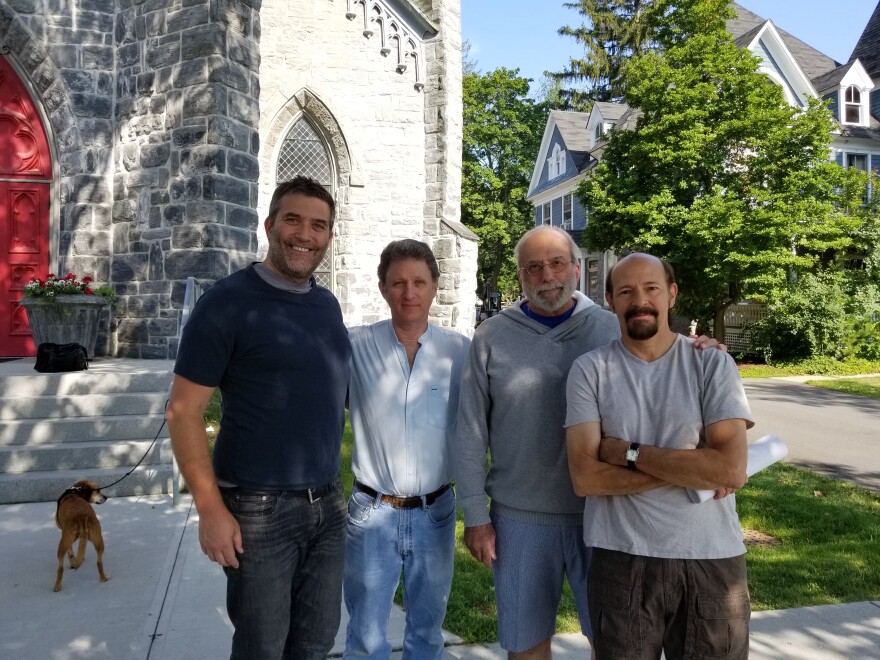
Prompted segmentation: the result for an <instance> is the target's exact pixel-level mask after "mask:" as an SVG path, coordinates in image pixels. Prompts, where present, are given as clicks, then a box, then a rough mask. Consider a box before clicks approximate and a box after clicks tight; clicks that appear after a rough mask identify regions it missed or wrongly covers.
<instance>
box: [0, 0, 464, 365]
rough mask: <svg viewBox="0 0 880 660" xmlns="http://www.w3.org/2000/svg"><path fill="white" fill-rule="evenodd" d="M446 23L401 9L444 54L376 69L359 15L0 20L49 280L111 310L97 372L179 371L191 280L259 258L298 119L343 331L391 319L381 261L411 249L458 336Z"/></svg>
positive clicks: (13, 16) (102, 12)
mask: <svg viewBox="0 0 880 660" xmlns="http://www.w3.org/2000/svg"><path fill="white" fill-rule="evenodd" d="M394 4H395V3H389V6H390V5H394ZM459 4H460V3H459V0H435V1H433V2H432V1H431V0H418V1H417V2H414V3H413V5H414V6H415V7H417V8H418V10H420V11H421V12H422V13H423V15H424V19H425V20H426V21H427V23H429V24H432V25H433V26H435V28H438V29H439V30H440V36H436V35H434V34H427V33H426V34H425V35H424V38H423V40H422V41H420V42H419V43H418V44H417V46H418V47H417V48H415V49H411V48H410V47H409V46H406V44H404V47H405V48H404V50H403V51H401V52H400V53H398V52H397V51H395V52H389V53H384V54H383V53H382V43H381V41H380V38H379V37H380V35H379V34H372V35H369V36H367V35H366V34H365V32H366V31H368V30H367V29H368V28H371V25H372V24H371V21H370V18H371V16H373V14H369V15H368V16H367V19H366V22H365V18H364V14H363V11H364V8H363V4H362V2H358V1H348V2H343V1H342V0H297V2H291V1H288V0H114V1H110V0H75V1H74V0H0V50H2V52H3V53H4V54H5V56H6V57H8V58H9V59H10V61H11V62H12V64H13V66H14V67H15V69H16V70H17V71H18V72H19V74H20V77H21V78H22V80H23V82H24V83H25V85H26V86H27V87H28V89H29V90H30V91H31V93H32V96H33V97H34V100H35V102H36V105H37V107H38V108H40V110H41V112H42V113H43V115H44V116H43V120H44V124H45V125H46V128H47V131H48V133H49V141H50V144H51V145H52V157H53V162H54V164H55V177H54V183H53V185H52V191H51V203H50V207H51V214H52V215H51V218H50V236H51V240H50V263H51V264H53V265H55V264H57V268H58V270H60V271H62V272H67V271H73V272H75V273H77V274H78V275H81V276H82V275H87V274H88V275H91V276H92V277H94V278H95V280H97V281H98V282H99V283H110V284H111V285H112V286H113V287H114V288H115V289H116V291H117V293H118V295H119V307H120V311H121V314H115V315H114V325H113V327H112V328H111V332H110V333H109V339H107V341H105V342H104V343H103V346H102V349H99V353H100V352H107V353H110V354H113V355H119V356H126V357H140V358H171V357H174V356H175V354H176V350H177V344H176V342H177V339H176V337H177V333H178V325H179V323H178V322H179V317H180V309H181V306H182V302H183V296H184V287H185V281H186V278H187V277H189V276H193V277H195V278H197V279H198V280H199V281H200V282H201V283H202V284H203V285H209V284H210V283H212V282H213V281H215V280H217V279H219V278H220V277H223V276H225V275H227V274H229V273H231V272H233V271H235V270H237V269H239V268H241V267H242V266H244V265H245V264H247V263H248V262H249V261H251V260H253V259H255V258H256V257H257V255H258V254H259V251H260V245H259V241H260V238H263V239H264V237H263V230H262V226H261V225H262V219H263V218H264V217H265V213H266V210H267V208H268V203H269V197H270V196H271V192H272V189H273V188H274V183H275V182H274V179H273V176H274V171H275V169H274V158H275V157H276V155H277V149H278V146H279V143H280V140H281V139H283V136H284V132H285V130H286V129H287V128H288V127H289V126H290V124H291V122H292V121H293V120H294V119H295V118H296V116H298V115H299V114H300V113H302V112H306V113H308V115H309V117H310V118H311V119H312V120H313V121H314V122H315V123H316V124H317V125H319V126H320V130H321V132H322V135H323V136H324V137H325V138H326V139H327V141H328V144H330V147H331V151H333V157H334V162H335V164H336V170H337V171H336V174H337V177H336V178H337V182H336V183H337V186H336V187H337V190H336V192H337V195H338V201H339V208H340V213H339V216H338V224H337V230H336V239H335V241H334V243H335V249H336V253H335V258H334V272H335V281H334V285H335V286H334V289H335V293H336V295H337V297H338V298H339V299H340V301H341V303H342V307H343V310H344V312H345V319H346V323H348V324H349V325H352V324H356V323H366V322H371V321H374V320H377V319H379V318H384V317H386V316H387V306H386V305H385V303H384V301H382V299H381V297H380V296H379V293H378V289H377V286H376V281H375V280H376V275H375V270H376V266H377V264H378V257H379V253H380V251H381V249H382V248H383V247H384V245H385V244H387V242H388V241H390V240H393V239H396V238H405V237H406V238H418V239H421V240H425V241H427V242H428V243H429V244H431V245H432V246H433V247H434V249H435V251H436V252H437V256H438V259H439V260H440V266H441V283H440V284H441V292H440V295H439V296H438V300H437V303H436V305H435V306H434V308H433V310H432V316H433V318H434V320H435V321H437V322H439V323H441V324H443V325H446V326H449V327H455V328H457V329H459V330H461V331H464V332H468V333H469V332H470V330H471V328H472V325H473V323H472V319H473V293H474V290H475V288H476V242H475V236H474V235H473V234H472V233H471V232H469V230H467V229H466V228H465V227H464V226H462V225H461V224H460V222H459V212H460V209H459V202H460V199H459V196H460V180H461V171H460V170H461V154H460V150H461V59H460V58H461V54H460V46H461V43H460V42H461V37H460V22H461V21H460V13H459ZM382 6H383V7H384V5H382ZM358 11H360V12H361V13H360V14H358V13H357V12H358ZM370 11H372V12H376V11H379V10H377V9H376V8H375V7H371V9H370ZM380 13H381V12H380ZM417 23H418V21H417ZM427 23H425V21H422V22H421V23H418V24H419V25H423V24H427ZM416 27H417V28H418V25H417V26H416ZM411 52H417V54H418V59H417V60H416V58H412V57H411ZM401 64H404V65H405V66H404V67H403V68H401V67H400V65H401Z"/></svg>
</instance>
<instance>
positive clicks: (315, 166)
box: [275, 116, 335, 291]
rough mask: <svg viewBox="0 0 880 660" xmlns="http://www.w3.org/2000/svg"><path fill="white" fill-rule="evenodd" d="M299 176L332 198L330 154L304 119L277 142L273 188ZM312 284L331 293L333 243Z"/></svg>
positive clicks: (313, 128) (298, 121)
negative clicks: (313, 181)
mask: <svg viewBox="0 0 880 660" xmlns="http://www.w3.org/2000/svg"><path fill="white" fill-rule="evenodd" d="M300 174H301V175H304V176H308V177H310V178H312V179H315V180H316V181H317V182H318V183H320V184H321V185H322V186H324V187H325V188H326V189H327V191H328V192H329V193H330V194H331V195H332V194H334V191H335V185H334V168H333V161H332V160H331V158H330V151H329V150H328V148H327V144H326V142H325V140H324V138H323V137H322V136H321V134H320V133H318V131H317V130H316V129H315V127H314V126H313V125H312V123H311V122H310V121H309V120H308V118H306V117H305V116H301V117H300V118H299V119H297V120H296V122H294V124H293V126H291V127H290V130H289V131H288V133H287V135H286V136H285V137H284V139H283V140H282V142H281V149H280V150H279V152H278V162H277V166H276V170H275V185H278V184H279V183H282V182H284V181H289V180H290V179H292V178H293V177H295V176H297V175H300ZM315 281H316V282H317V283H318V284H320V285H321V286H323V287H326V288H328V289H330V290H331V291H332V290H333V286H332V285H333V243H331V244H330V248H329V249H328V250H327V253H326V254H325V255H324V258H323V259H322V260H321V263H320V264H319V265H318V268H317V269H316V270H315Z"/></svg>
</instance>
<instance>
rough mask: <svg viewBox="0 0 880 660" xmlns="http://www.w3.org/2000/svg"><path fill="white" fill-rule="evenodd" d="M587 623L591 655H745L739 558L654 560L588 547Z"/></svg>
mask: <svg viewBox="0 0 880 660" xmlns="http://www.w3.org/2000/svg"><path fill="white" fill-rule="evenodd" d="M588 591H589V599H590V621H591V622H592V624H593V643H594V648H595V649H596V657H597V658H598V659H599V660H618V659H619V660H659V658H660V652H661V650H662V651H663V652H664V653H665V654H666V658H667V660H678V659H680V658H686V659H689V660H709V659H710V658H715V659H719V658H723V659H724V660H746V659H747V658H748V656H749V617H750V615H751V607H750V605H749V588H748V584H747V582H746V559H745V555H741V556H739V557H729V558H726V559H662V558H657V557H643V556H640V555H630V554H627V553H625V552H616V551H614V550H605V549H602V548H593V560H592V564H591V565H590V579H589V589H588Z"/></svg>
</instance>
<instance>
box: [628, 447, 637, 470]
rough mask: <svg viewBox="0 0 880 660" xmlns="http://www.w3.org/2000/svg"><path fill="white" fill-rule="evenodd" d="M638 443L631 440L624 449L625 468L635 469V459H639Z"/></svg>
mask: <svg viewBox="0 0 880 660" xmlns="http://www.w3.org/2000/svg"><path fill="white" fill-rule="evenodd" d="M639 446H640V445H639V443H638V442H631V443H629V447H628V448H627V450H626V469H627V470H636V469H638V468H636V461H637V460H639Z"/></svg>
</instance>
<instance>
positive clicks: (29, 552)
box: [0, 490, 880, 660]
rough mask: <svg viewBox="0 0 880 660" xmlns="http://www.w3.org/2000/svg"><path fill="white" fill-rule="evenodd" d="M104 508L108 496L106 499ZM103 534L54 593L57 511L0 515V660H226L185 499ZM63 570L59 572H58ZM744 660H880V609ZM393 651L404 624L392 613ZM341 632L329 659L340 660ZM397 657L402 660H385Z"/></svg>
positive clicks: (478, 649)
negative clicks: (102, 572)
mask: <svg viewBox="0 0 880 660" xmlns="http://www.w3.org/2000/svg"><path fill="white" fill-rule="evenodd" d="M108 494H109V495H111V496H112V490H111V492H109V493H108ZM96 509H97V511H98V515H99V517H100V519H101V524H102V527H103V530H104V540H105V542H106V550H105V553H104V566H105V568H106V570H107V573H108V574H109V575H110V578H111V579H110V581H109V582H106V583H101V582H99V581H98V576H97V569H96V568H95V553H94V549H93V548H92V547H91V546H89V548H88V550H87V552H86V560H85V562H84V564H83V566H82V567H81V568H80V569H79V570H78V571H71V570H70V569H69V568H67V567H66V566H65V571H64V587H63V589H62V591H60V592H58V593H54V592H53V591H52V584H53V582H54V579H55V567H56V561H55V551H56V548H57V546H58V539H59V532H58V529H57V528H56V527H55V521H54V514H55V503H54V502H39V503H33V504H10V505H4V506H0V538H2V540H3V560H2V562H0V585H2V587H0V593H2V597H0V621H2V622H3V625H2V626H0V657H15V658H19V659H20V660H45V659H47V658H52V659H53V660H68V659H70V660H73V659H74V658H93V659H98V658H101V659H104V658H106V659H108V660H126V659H127V660H206V659H212V660H213V659H216V658H224V657H228V655H229V645H230V639H231V635H232V629H231V626H230V624H229V620H228V619H227V617H226V608H225V604H224V578H223V574H222V571H221V570H220V568H219V567H217V566H216V565H214V564H212V563H211V562H209V561H208V560H207V559H206V558H205V557H204V555H202V553H201V550H200V549H199V544H198V533H197V524H196V523H197V515H196V512H195V508H194V507H192V506H191V502H190V500H189V499H188V498H184V500H183V503H182V504H181V506H179V507H176V508H175V507H172V506H171V498H170V496H148V497H142V498H134V497H132V498H114V497H111V498H110V499H108V500H107V502H105V503H104V504H102V505H100V506H98V507H96ZM65 563H66V562H65ZM751 628H752V641H751V656H750V657H751V658H752V659H754V660H769V659H771V658H773V659H777V658H786V659H787V658H793V659H811V658H816V659H819V658H821V659H823V660H825V659H838V658H840V659H843V658H848V659H854V658H865V659H867V658H880V602H871V603H868V602H866V603H849V604H845V605H831V606H824V607H809V608H801V609H794V610H781V611H773V612H756V613H755V614H753V616H752V625H751ZM391 633H392V641H393V643H394V644H395V648H397V649H399V648H400V645H401V641H402V638H403V613H402V612H401V611H400V609H399V608H395V611H394V614H393V615H392V625H391ZM343 640H344V624H343V626H342V627H341V629H340V633H339V634H338V635H337V638H336V645H335V647H334V649H333V652H332V654H331V655H333V656H340V655H341V653H342V648H343ZM553 650H554V658H556V659H557V660H573V659H575V658H587V657H589V656H588V645H587V642H586V640H585V639H584V638H583V637H582V636H581V635H579V634H573V635H560V636H558V637H556V638H555V639H554V645H553ZM446 656H447V658H458V659H466V660H471V659H473V660H478V659H484V658H485V659H492V660H496V659H497V660H501V659H502V658H504V657H505V654H504V653H503V652H502V651H501V649H500V648H499V647H498V646H497V644H493V645H488V646H476V645H465V644H462V643H461V641H460V640H459V639H458V638H456V637H455V636H454V635H451V634H450V635H448V636H447V653H446ZM393 657H394V658H395V659H397V658H399V657H400V654H399V653H395V655H394V656H393Z"/></svg>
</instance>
